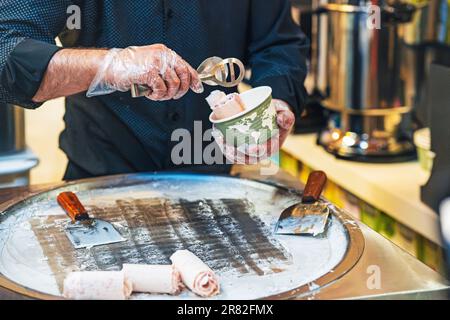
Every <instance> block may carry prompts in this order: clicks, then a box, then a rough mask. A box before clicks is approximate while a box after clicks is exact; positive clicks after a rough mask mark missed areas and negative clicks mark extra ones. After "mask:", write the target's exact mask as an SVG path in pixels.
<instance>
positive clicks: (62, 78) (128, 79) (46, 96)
mask: <svg viewBox="0 0 450 320" xmlns="http://www.w3.org/2000/svg"><path fill="white" fill-rule="evenodd" d="M133 84H141V85H146V86H148V87H149V88H150V89H151V92H150V93H149V94H148V96H147V98H149V99H152V100H169V99H179V98H181V97H182V96H183V95H185V94H186V92H187V91H188V90H189V88H191V89H192V90H193V91H195V92H197V93H201V92H203V85H202V83H201V81H200V80H199V78H198V74H197V72H196V71H195V70H194V69H193V68H192V67H191V66H190V65H189V64H188V63H187V62H186V61H184V60H183V59H182V58H181V57H180V56H179V55H177V54H176V53H175V52H174V51H172V50H170V49H169V48H167V47H166V46H164V45H162V44H155V45H150V46H144V47H129V48H126V49H111V50H104V49H62V50H60V51H58V52H57V53H56V54H55V55H54V56H53V58H52V59H51V61H50V63H49V65H48V67H47V71H46V73H45V76H44V78H43V79H42V82H41V85H40V87H39V90H38V91H37V92H36V94H35V96H34V97H33V101H34V102H44V101H47V100H50V99H54V98H58V97H66V96H70V95H73V94H76V93H80V92H83V91H86V90H88V89H89V92H88V94H89V95H101V94H108V93H112V92H114V91H128V90H130V88H131V85H133Z"/></svg>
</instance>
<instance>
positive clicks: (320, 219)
mask: <svg viewBox="0 0 450 320" xmlns="http://www.w3.org/2000/svg"><path fill="white" fill-rule="evenodd" d="M326 182H327V176H326V174H325V172H323V171H313V172H311V174H310V175H309V177H308V181H307V182H306V186H305V190H304V191H303V196H302V202H301V203H298V204H295V205H293V206H291V207H289V208H287V209H285V210H284V211H283V212H282V213H281V216H280V218H279V219H278V222H277V225H276V226H275V233H277V234H311V235H313V236H316V235H320V234H322V233H323V232H324V231H325V227H326V224H327V221H328V216H329V215H330V209H329V208H328V206H327V205H326V204H325V203H321V202H319V200H320V195H321V194H322V191H323V188H324V187H325V184H326Z"/></svg>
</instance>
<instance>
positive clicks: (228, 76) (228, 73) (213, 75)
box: [131, 57, 245, 98]
mask: <svg viewBox="0 0 450 320" xmlns="http://www.w3.org/2000/svg"><path fill="white" fill-rule="evenodd" d="M236 68H237V70H236ZM236 71H238V73H237V72H236ZM197 72H198V74H199V78H200V80H201V81H202V82H204V83H205V84H207V85H210V86H217V85H219V86H222V87H226V88H231V87H235V86H237V85H238V84H239V83H241V82H242V80H243V79H244V76H245V67H244V64H243V63H242V62H241V61H240V60H239V59H236V58H227V59H222V58H220V57H211V58H208V59H206V60H205V61H203V62H202V63H201V64H200V66H199V67H198V68H197ZM151 90H152V89H151V88H149V87H148V86H146V85H142V84H134V85H132V86H131V96H132V97H133V98H138V97H143V96H146V95H148V94H149V93H151Z"/></svg>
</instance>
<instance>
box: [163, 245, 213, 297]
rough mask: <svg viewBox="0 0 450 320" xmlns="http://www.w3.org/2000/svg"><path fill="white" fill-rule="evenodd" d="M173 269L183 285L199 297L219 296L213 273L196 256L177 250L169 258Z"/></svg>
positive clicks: (186, 251)
mask: <svg viewBox="0 0 450 320" xmlns="http://www.w3.org/2000/svg"><path fill="white" fill-rule="evenodd" d="M170 260H171V261H172V263H173V265H174V266H175V268H177V269H178V270H179V271H180V274H181V279H182V280H183V283H184V284H185V285H186V286H187V287H188V288H189V289H190V290H191V291H192V292H194V293H195V294H197V295H199V296H201V297H212V296H214V295H217V294H219V292H220V285H219V280H218V278H217V276H216V275H215V274H214V272H213V271H212V270H211V269H210V268H209V267H208V266H207V265H206V264H205V263H204V262H203V261H202V260H200V259H199V258H198V257H197V256H196V255H194V254H193V253H192V252H190V251H188V250H178V251H177V252H175V253H174V254H173V255H172V256H171V257H170Z"/></svg>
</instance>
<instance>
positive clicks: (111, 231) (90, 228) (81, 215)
mask: <svg viewBox="0 0 450 320" xmlns="http://www.w3.org/2000/svg"><path fill="white" fill-rule="evenodd" d="M57 201H58V204H59V205H60V206H61V208H63V210H64V211H65V212H66V214H67V215H68V216H69V217H70V219H71V220H72V222H71V223H69V224H68V225H67V227H66V230H65V231H66V235H67V237H68V238H69V240H70V242H72V244H73V246H74V247H75V249H79V248H88V247H94V246H100V245H105V244H110V243H116V242H122V241H126V239H125V238H123V237H122V236H121V235H120V233H119V232H118V231H117V230H116V229H115V228H114V227H113V225H112V224H111V223H109V222H107V221H104V220H100V219H97V218H91V217H90V216H89V214H88V212H87V211H86V209H85V208H84V206H83V205H82V204H81V202H80V200H79V199H78V197H77V196H76V194H75V193H73V192H62V193H60V194H59V195H58V198H57Z"/></svg>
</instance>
